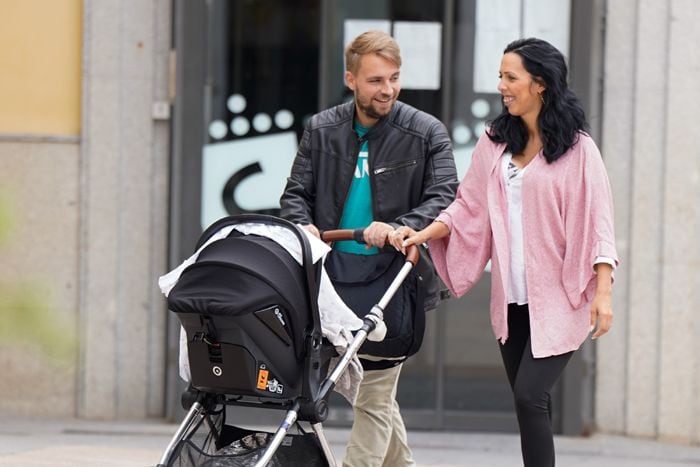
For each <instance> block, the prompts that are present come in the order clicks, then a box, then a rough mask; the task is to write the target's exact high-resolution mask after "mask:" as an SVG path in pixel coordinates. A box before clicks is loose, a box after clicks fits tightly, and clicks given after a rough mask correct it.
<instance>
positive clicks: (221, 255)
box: [157, 215, 419, 467]
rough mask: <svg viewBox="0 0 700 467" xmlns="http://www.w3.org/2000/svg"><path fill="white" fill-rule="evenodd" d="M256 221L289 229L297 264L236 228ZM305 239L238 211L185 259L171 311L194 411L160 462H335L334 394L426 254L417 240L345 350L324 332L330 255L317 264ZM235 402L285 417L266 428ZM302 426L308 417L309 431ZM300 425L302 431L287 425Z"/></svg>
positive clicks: (336, 235) (348, 235)
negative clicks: (234, 411) (244, 417)
mask: <svg viewBox="0 0 700 467" xmlns="http://www.w3.org/2000/svg"><path fill="white" fill-rule="evenodd" d="M251 224H256V225H258V224H262V225H264V226H271V227H274V228H277V229H279V228H282V229H284V231H285V232H291V234H292V236H293V237H294V238H295V239H296V240H298V246H299V247H300V256H301V259H302V261H301V264H300V263H299V262H297V260H295V259H294V257H293V256H292V255H290V253H289V251H288V250H286V249H285V248H283V247H282V246H281V245H280V244H279V243H278V242H276V241H275V240H273V239H271V238H268V237H265V236H260V235H254V234H244V233H241V232H240V231H239V230H237V229H239V228H240V227H241V226H246V225H251ZM306 235H307V234H306V233H305V232H304V231H303V230H302V229H301V228H299V227H297V226H296V225H294V224H292V223H290V222H288V221H285V220H283V219H279V218H276V217H272V216H267V215H238V216H231V217H227V218H223V219H221V220H219V221H217V222H215V223H214V224H213V225H211V226H210V227H209V228H208V229H207V230H206V231H205V232H204V233H203V234H202V235H201V237H200V239H199V241H198V243H197V247H196V250H197V252H198V254H196V255H195V256H196V258H195V257H193V258H195V259H194V260H192V261H191V264H189V265H186V264H185V263H183V266H181V268H182V269H181V272H180V273H179V277H178V279H177V281H176V283H175V284H174V286H173V287H172V289H171V290H170V291H169V294H168V308H169V309H170V311H172V312H174V313H176V314H177V317H178V319H179V320H180V323H181V324H182V327H183V329H184V331H185V333H186V337H187V353H188V358H189V367H190V373H191V374H190V386H189V387H188V389H187V390H186V391H185V393H184V394H183V396H182V404H183V407H184V408H185V410H188V412H187V415H186V416H185V418H184V420H183V421H182V423H181V424H180V426H179V427H178V429H177V431H176V433H175V435H174V436H173V438H172V440H171V441H170V443H169V444H168V446H167V448H166V450H165V452H164V453H163V455H162V457H161V460H160V462H159V463H158V466H157V467H166V466H167V467H171V466H177V467H190V466H192V467H194V466H211V467H214V466H216V467H227V466H244V465H246V466H248V465H255V466H256V467H263V466H272V467H277V466H305V467H313V466H319V467H325V466H335V465H336V464H335V460H334V457H333V454H332V451H331V449H330V446H329V443H328V442H327V440H326V438H325V436H324V434H323V429H322V422H323V421H324V420H325V419H326V417H327V415H328V397H329V395H330V392H331V390H333V389H334V388H335V386H336V383H337V382H338V379H339V378H340V377H341V375H342V374H343V372H345V370H346V369H347V367H348V366H349V365H350V362H351V359H352V358H353V357H354V356H355V355H356V353H357V351H358V349H359V348H360V346H361V345H362V343H363V342H364V341H365V340H366V339H367V336H368V334H370V333H371V332H372V331H373V330H374V329H375V328H376V327H377V326H378V325H379V326H383V322H382V320H383V310H384V308H385V307H386V305H387V304H388V303H389V301H390V300H391V298H392V297H393V296H394V294H395V293H396V291H397V290H398V289H399V287H400V286H401V283H402V282H403V280H404V279H405V278H406V276H407V275H408V274H409V272H410V271H411V269H412V268H413V266H415V264H416V263H417V261H418V258H419V254H418V250H417V248H416V247H411V248H410V249H409V250H408V251H407V255H406V262H405V263H404V265H403V267H402V268H401V269H400V271H399V273H398V274H397V275H396V277H395V279H394V280H393V281H392V282H391V284H390V286H389V287H388V288H387V290H386V292H385V293H384V295H383V296H382V297H381V299H380V300H379V302H378V303H377V304H376V305H374V306H373V307H372V309H371V310H370V311H369V312H368V313H367V314H366V316H365V317H364V318H363V319H362V321H361V322H362V325H361V327H360V328H359V330H357V331H356V332H354V338H352V340H351V341H350V343H349V345H348V347H347V349H346V351H345V353H344V354H343V355H340V356H339V355H337V352H336V350H335V347H334V346H333V345H332V344H330V343H329V342H328V341H327V340H326V339H325V338H324V336H323V335H322V325H321V319H320V316H321V315H320V313H319V308H318V292H319V280H320V279H319V278H320V275H321V268H322V267H323V265H322V264H323V262H322V261H318V262H317V263H316V264H314V263H313V262H312V256H311V251H310V249H311V246H310V243H309V239H308V238H307V236H306ZM362 236H363V231H362V230H355V231H353V230H335V231H327V232H324V233H323V234H322V239H323V240H324V241H327V242H332V241H341V240H355V241H359V242H362ZM191 259H192V258H191ZM186 263H187V262H186ZM171 274H172V273H171ZM333 357H337V363H336V364H335V366H334V367H332V368H331V365H330V362H331V358H333ZM227 406H244V407H254V408H267V409H275V410H284V411H286V415H285V417H284V419H283V421H282V422H281V424H280V425H279V427H278V429H277V430H276V432H275V433H267V432H260V431H254V430H247V429H243V428H239V427H236V426H233V425H230V424H227V423H226V407H227ZM299 422H308V423H309V424H310V426H311V428H312V432H306V431H305V430H304V429H303V428H302V426H301V425H300V423H299ZM293 427H296V429H297V431H298V433H290V429H291V428H293Z"/></svg>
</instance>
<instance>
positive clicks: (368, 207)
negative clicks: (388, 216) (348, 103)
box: [333, 122, 379, 255]
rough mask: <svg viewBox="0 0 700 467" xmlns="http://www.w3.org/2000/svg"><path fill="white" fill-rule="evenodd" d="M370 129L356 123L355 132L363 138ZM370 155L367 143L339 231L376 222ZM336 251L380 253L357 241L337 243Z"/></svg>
mask: <svg viewBox="0 0 700 467" xmlns="http://www.w3.org/2000/svg"><path fill="white" fill-rule="evenodd" d="M368 131H369V128H367V127H364V126H362V125H360V124H359V123H357V122H355V132H356V133H357V135H358V136H359V137H360V138H362V137H363V136H365V135H366V134H367V132H368ZM368 156H369V153H368V145H367V141H363V142H362V145H361V146H360V154H359V155H358V157H357V166H356V167H355V177H354V178H353V179H352V183H351V184H350V191H349V192H348V197H347V199H346V200H345V207H344V208H343V216H342V217H341V218H340V225H339V226H338V228H339V229H353V230H354V229H363V228H365V227H367V226H368V225H370V224H371V223H372V221H373V220H374V219H373V217H372V187H371V185H370V183H369V158H368ZM333 247H334V248H335V249H336V250H338V251H342V252H345V253H354V254H357V255H374V254H377V253H378V252H379V250H378V249H377V248H370V249H369V250H368V249H367V248H366V247H365V245H363V244H360V243H357V242H355V241H344V242H336V243H335V244H334V246H333Z"/></svg>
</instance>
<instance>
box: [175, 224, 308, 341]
mask: <svg viewBox="0 0 700 467" xmlns="http://www.w3.org/2000/svg"><path fill="white" fill-rule="evenodd" d="M306 290H307V287H306V281H305V276H304V269H303V268H302V267H301V265H299V264H298V263H297V262H296V261H295V260H294V258H293V257H292V256H291V255H290V254H289V253H288V252H287V251H286V250H285V249H284V248H283V247H281V246H280V245H279V244H277V243H276V242H275V241H273V240H271V239H268V238H265V237H260V236H256V235H243V234H240V233H238V232H236V231H233V232H232V233H231V234H230V235H229V236H228V237H227V238H224V239H221V240H217V241H215V242H213V243H211V244H210V245H208V246H207V247H206V248H204V249H203V250H202V251H201V252H200V254H199V256H198V258H197V261H196V263H195V264H193V265H191V266H189V267H188V268H187V269H185V271H184V272H183V273H182V276H181V277H180V280H179V281H178V283H177V285H176V286H175V287H174V288H173V290H172V291H171V292H170V295H169V296H168V305H169V307H170V309H171V310H172V311H174V312H176V313H200V314H207V315H239V314H243V313H247V312H252V311H255V310H257V309H260V308H261V307H264V306H269V305H272V304H281V305H284V306H285V308H287V310H288V311H289V313H292V314H293V316H292V317H291V318H292V319H291V321H292V322H293V323H295V324H297V326H295V327H296V328H297V332H301V331H302V330H303V329H304V328H305V327H306V325H307V324H308V323H309V322H310V312H309V301H308V298H307V296H306ZM299 324H301V326H299ZM295 334H296V332H295ZM297 337H301V336H297Z"/></svg>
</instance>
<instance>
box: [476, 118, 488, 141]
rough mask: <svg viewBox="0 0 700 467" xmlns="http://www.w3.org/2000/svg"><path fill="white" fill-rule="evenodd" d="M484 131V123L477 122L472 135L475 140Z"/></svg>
mask: <svg viewBox="0 0 700 467" xmlns="http://www.w3.org/2000/svg"><path fill="white" fill-rule="evenodd" d="M484 130H486V122H477V123H475V124H474V134H475V135H476V137H477V138H478V137H479V136H481V135H482V134H483V133H484Z"/></svg>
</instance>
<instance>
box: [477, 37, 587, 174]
mask: <svg viewBox="0 0 700 467" xmlns="http://www.w3.org/2000/svg"><path fill="white" fill-rule="evenodd" d="M509 52H512V53H515V54H518V55H519V56H520V57H521V58H522V60H523V67H525V70H527V72H528V73H530V75H531V76H532V79H533V80H535V81H536V82H538V83H540V84H542V85H544V87H545V90H544V92H543V93H542V96H543V98H544V104H543V105H542V110H540V114H539V116H538V117H537V121H538V124H539V127H540V136H541V138H542V146H543V149H542V153H543V155H544V157H545V159H547V162H549V163H552V162H554V161H555V160H557V159H559V157H561V156H562V154H564V153H565V152H566V151H568V150H569V149H570V148H571V146H573V145H574V143H576V140H577V138H578V135H579V132H581V131H587V129H588V124H587V123H586V115H585V113H584V111H583V108H582V107H581V103H580V102H579V100H578V98H577V97H576V95H574V93H573V92H572V91H571V89H569V86H568V84H567V82H566V78H567V68H566V62H565V61H564V56H563V55H562V54H561V52H559V50H557V49H556V47H554V46H553V45H552V44H550V43H549V42H546V41H543V40H541V39H535V38H529V39H518V40H516V41H513V42H511V43H510V44H508V46H507V47H506V48H505V50H504V51H503V53H504V54H506V53H509ZM487 134H488V136H489V138H491V141H494V142H496V143H506V145H507V148H508V150H509V151H510V152H511V153H513V154H520V153H522V152H523V151H524V150H525V145H526V144H527V140H528V134H527V128H526V127H525V122H524V121H523V120H522V119H521V118H520V117H515V116H512V115H510V114H509V113H508V109H507V108H506V107H505V105H504V106H503V111H502V112H501V114H500V115H499V116H498V117H496V118H495V119H494V120H493V121H492V122H491V123H490V131H489V132H488V133H487Z"/></svg>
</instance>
